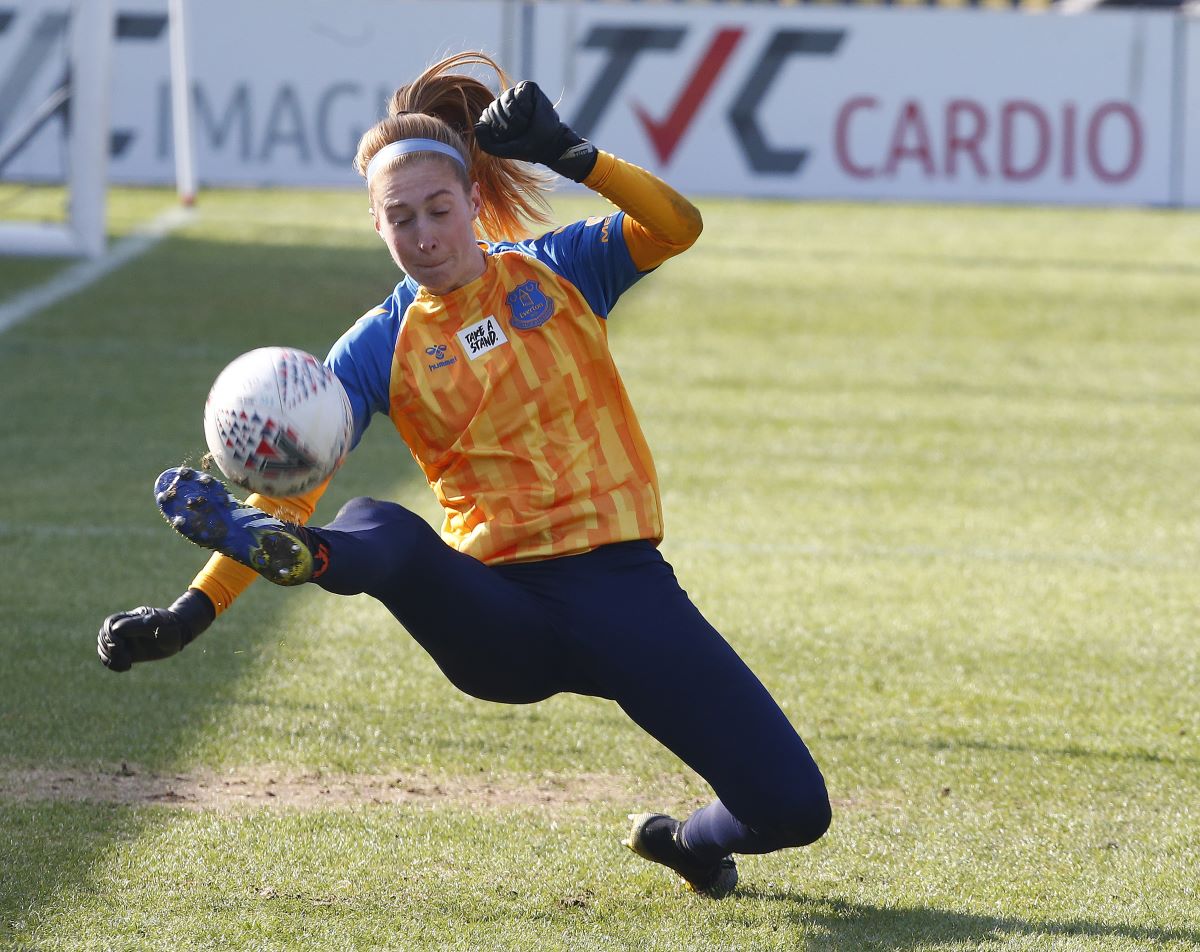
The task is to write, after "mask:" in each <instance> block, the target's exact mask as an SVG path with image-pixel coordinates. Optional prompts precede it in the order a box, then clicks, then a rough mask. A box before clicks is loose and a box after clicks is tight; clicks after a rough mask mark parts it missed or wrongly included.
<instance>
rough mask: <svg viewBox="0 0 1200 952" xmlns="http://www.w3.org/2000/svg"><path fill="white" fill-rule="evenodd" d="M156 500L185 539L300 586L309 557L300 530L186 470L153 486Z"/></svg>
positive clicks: (180, 468)
mask: <svg viewBox="0 0 1200 952" xmlns="http://www.w3.org/2000/svg"><path fill="white" fill-rule="evenodd" d="M154 501H155V502H156V503H158V508H159V511H160V512H161V513H162V514H163V518H164V519H166V520H167V522H168V523H170V525H171V528H172V529H174V530H175V531H176V532H178V533H179V534H180V535H181V536H183V537H184V538H185V539H187V540H189V541H191V542H194V543H196V545H199V546H203V547H204V548H206V549H212V550H213V551H214V552H220V553H221V554H222V555H225V556H228V557H229V558H231V559H233V560H234V561H235V562H240V563H241V564H242V565H245V566H248V567H249V568H252V569H254V571H256V572H257V573H258V574H259V575H261V576H262V577H263V578H265V579H267V580H268V581H271V582H274V583H275V584H276V585H299V584H300V583H302V582H307V581H308V580H309V579H310V578H311V577H312V574H313V557H312V551H311V550H310V549H309V547H308V544H307V543H306V541H305V539H304V537H303V535H302V532H303V530H301V529H300V528H299V527H298V526H296V525H293V524H292V523H288V522H283V521H282V520H280V519H276V518H275V517H274V516H272V515H270V514H268V513H266V512H263V511H262V510H261V509H257V508H255V507H254V506H251V505H248V504H246V503H244V502H242V501H241V500H240V499H235V498H234V497H232V496H230V495H229V492H228V491H227V490H226V489H225V486H224V485H223V484H222V483H221V481H220V480H219V479H216V478H214V477H213V476H210V475H209V474H208V473H199V472H197V471H196V470H194V469H192V468H191V467H190V466H177V467H174V468H172V469H168V470H167V471H166V472H165V473H163V474H162V475H161V476H159V477H158V479H157V480H155V482H154Z"/></svg>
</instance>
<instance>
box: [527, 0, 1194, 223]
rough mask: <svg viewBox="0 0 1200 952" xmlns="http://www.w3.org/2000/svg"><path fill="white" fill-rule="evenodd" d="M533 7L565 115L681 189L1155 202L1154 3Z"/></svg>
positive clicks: (1166, 77)
mask: <svg viewBox="0 0 1200 952" xmlns="http://www.w3.org/2000/svg"><path fill="white" fill-rule="evenodd" d="M536 10H537V20H536V37H537V41H536V43H535V45H534V51H535V52H534V56H535V59H534V62H535V63H536V66H537V73H538V78H539V79H541V80H542V81H543V83H544V84H546V85H548V86H550V87H551V88H552V89H553V90H554V91H556V92H557V91H558V90H563V91H564V93H565V96H564V110H565V111H566V112H567V118H568V119H569V120H571V121H573V122H574V123H575V124H576V126H577V127H578V128H579V129H580V131H581V132H583V133H584V134H586V135H588V136H589V137H591V138H593V139H595V141H597V142H598V143H599V144H600V145H601V146H602V147H605V148H609V149H611V150H612V151H614V152H617V153H619V154H621V155H622V156H624V157H626V158H629V159H631V160H632V161H635V162H638V163H640V164H644V165H646V166H647V167H649V168H651V169H654V170H655V171H657V172H659V173H661V174H663V175H664V176H666V177H668V178H669V179H670V181H671V182H672V183H675V184H677V185H679V186H680V187H681V188H684V189H686V190H688V191H693V192H708V193H731V194H748V195H763V196H794V197H841V198H888V199H936V200H956V201H1019V202H1082V203H1161V202H1165V201H1167V199H1168V184H1169V163H1170V158H1171V156H1170V139H1171V136H1170V129H1171V83H1172V55H1173V44H1172V23H1173V19H1174V18H1173V17H1172V16H1171V15H1169V14H1162V15H1147V14H1124V13H1108V12H1106V13H1103V14H1100V15H1094V16H1074V17H1058V16H1031V15H1028V14H1021V13H1013V14H1007V13H1000V12H995V11H975V10H936V9H935V10H914V9H887V10H880V9H848V8H839V9H832V8H808V7H794V6H789V7H778V8H774V9H764V8H761V7H760V8H751V7H746V6H723V5H708V6H702V7H679V6H666V7H664V6H656V5H649V4H630V5H619V4H618V5H610V4H582V5H576V6H574V7H573V9H572V10H570V11H565V10H563V9H562V8H556V7H554V6H552V5H545V4H543V5H539V6H538V7H537V8H536ZM557 51H562V53H561V54H560V53H559V52H557Z"/></svg>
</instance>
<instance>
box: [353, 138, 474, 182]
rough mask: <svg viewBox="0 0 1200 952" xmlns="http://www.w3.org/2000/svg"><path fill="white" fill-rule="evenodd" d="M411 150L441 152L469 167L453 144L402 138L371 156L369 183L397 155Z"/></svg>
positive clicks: (406, 153) (368, 166)
mask: <svg viewBox="0 0 1200 952" xmlns="http://www.w3.org/2000/svg"><path fill="white" fill-rule="evenodd" d="M410 152H440V153H441V154H442V155H448V156H450V158H452V159H455V160H457V162H458V164H459V165H461V166H462V167H463V168H464V169H465V168H466V167H467V163H466V162H465V161H463V157H462V156H461V155H459V153H458V149H456V148H454V146H452V145H446V143H444V142H438V141H437V139H401V140H400V141H399V142H389V143H388V144H387V145H385V146H384V147H383V148H382V149H380V150H379V151H378V152H376V153H375V154H374V155H373V156H372V157H371V161H370V162H368V163H367V184H368V185H370V184H371V179H372V178H373V177H374V176H375V173H376V172H378V171H379V170H380V168H382V167H383V166H384V165H386V164H387V163H388V162H390V161H391V160H392V159H394V158H395V157H396V156H398V155H408V154H409V153H410Z"/></svg>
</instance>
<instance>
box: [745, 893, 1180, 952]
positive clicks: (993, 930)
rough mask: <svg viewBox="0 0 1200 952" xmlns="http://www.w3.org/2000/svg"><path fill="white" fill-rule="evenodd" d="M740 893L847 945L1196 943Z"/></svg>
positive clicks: (1068, 924)
mask: <svg viewBox="0 0 1200 952" xmlns="http://www.w3.org/2000/svg"><path fill="white" fill-rule="evenodd" d="M738 895H739V896H743V897H745V898H747V899H760V900H767V901H777V902H781V903H788V904H789V905H791V906H792V907H793V909H792V911H789V912H788V913H787V916H788V918H789V919H793V920H794V921H795V923H796V924H797V925H798V926H806V927H809V928H811V927H813V926H816V927H818V928H820V929H821V930H823V932H824V933H826V934H827V935H828V937H829V939H830V940H831V941H830V944H831V945H833V946H834V947H836V948H846V949H870V948H880V949H892V950H897V952H899V950H904V949H915V948H927V947H928V946H929V944H930V943H937V944H939V945H940V944H943V943H951V942H954V943H968V942H969V943H992V942H996V941H1001V940H1004V939H1006V938H1022V937H1028V938H1055V937H1060V936H1088V937H1091V938H1096V939H1124V940H1128V941H1132V942H1134V943H1137V944H1138V945H1139V946H1141V945H1145V946H1151V945H1155V946H1157V945H1160V944H1162V943H1167V942H1175V943H1180V944H1192V945H1200V930H1196V929H1170V928H1167V929H1163V928H1156V927H1153V926H1136V925H1121V924H1117V923H1106V922H1097V921H1095V920H1090V919H1082V918H1079V919H1070V920H1066V921H1056V920H1052V919H1041V920H1035V919H1020V918H1016V917H1014V916H989V915H980V914H974V913H964V912H953V911H951V910H948V909H932V908H908V909H895V908H886V907H883V906H872V905H864V904H862V903H855V902H847V901H845V900H841V899H813V898H812V897H810V896H807V895H805V894H804V893H802V892H794V891H791V890H771V889H762V888H758V887H754V886H746V887H741V888H739V890H738Z"/></svg>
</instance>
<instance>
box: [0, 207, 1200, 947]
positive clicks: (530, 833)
mask: <svg viewBox="0 0 1200 952" xmlns="http://www.w3.org/2000/svg"><path fill="white" fill-rule="evenodd" d="M112 202H113V211H114V219H113V220H114V222H115V223H116V229H117V230H118V231H121V230H126V229H128V228H129V227H131V226H132V224H133V223H135V222H136V221H138V220H142V219H145V218H147V217H150V216H151V215H153V214H154V213H155V212H156V211H157V210H159V209H161V208H163V207H166V206H167V205H169V203H170V196H168V195H166V194H165V193H158V192H153V191H148V192H143V191H132V190H130V191H123V190H118V191H116V192H115V193H114V194H113V197H112ZM599 207H600V206H598V205H597V204H596V203H594V202H587V201H585V200H582V199H580V198H577V197H571V198H568V199H563V200H562V201H561V202H560V204H559V212H560V216H561V217H562V218H563V219H564V220H567V219H568V218H569V217H573V216H575V215H579V214H586V213H590V212H592V211H595V210H597V209H598V208H599ZM702 208H703V211H704V213H705V218H706V225H707V227H706V231H705V234H704V236H703V237H702V238H701V241H700V243H699V244H698V245H697V246H696V247H695V248H694V249H693V250H691V251H690V252H688V253H687V254H686V255H684V256H683V257H682V258H680V259H678V260H676V261H672V262H670V263H668V264H666V265H665V266H664V267H663V268H662V269H661V270H660V272H659V273H658V274H656V275H655V276H653V277H652V278H651V279H650V280H648V281H645V282H644V283H643V284H642V285H640V286H638V287H637V288H635V289H634V290H632V291H631V292H630V293H629V294H628V295H627V297H626V298H625V299H624V300H623V301H622V303H621V305H620V306H619V307H618V309H617V310H616V312H615V313H614V316H613V318H612V321H611V326H610V339H611V341H612V346H613V348H614V351H615V352H616V355H617V359H618V363H619V365H620V366H621V368H622V371H623V374H624V376H625V380H626V383H627V385H628V387H629V390H630V391H631V394H632V397H633V399H634V403H635V405H636V406H637V408H638V410H639V414H640V417H641V420H642V423H643V426H644V428H645V429H646V431H647V435H648V437H649V439H650V442H651V445H652V447H653V448H654V450H655V452H656V458H657V462H658V465H659V469H660V476H661V480H662V485H663V489H664V498H665V505H666V513H667V539H666V542H665V543H664V551H665V554H666V555H667V557H668V558H669V559H670V560H671V561H672V562H673V563H674V564H675V566H676V569H677V571H678V573H679V575H680V578H681V580H682V581H683V583H684V585H685V587H686V588H688V590H689V591H690V592H691V594H692V596H693V598H694V600H695V601H696V602H697V603H698V604H699V605H700V606H701V608H702V609H703V610H704V612H705V613H706V614H707V615H708V617H709V618H710V619H711V620H712V621H713V622H714V623H715V624H716V625H717V627H718V628H719V629H720V630H721V631H722V632H723V633H724V634H725V635H726V637H727V638H728V639H729V640H730V641H732V642H733V644H734V645H735V646H736V647H737V649H738V650H739V651H740V652H741V653H742V654H743V656H744V657H746V659H747V660H748V661H749V662H750V664H751V666H752V667H753V668H754V669H755V670H756V671H757V672H758V673H759V674H760V676H761V677H762V678H763V680H764V681H765V682H766V683H767V685H768V686H769V687H770V689H771V690H772V691H773V693H774V694H775V695H776V697H777V698H778V699H779V700H780V702H781V704H782V705H783V707H784V708H785V710H786V711H787V712H788V714H789V715H790V717H791V718H792V719H793V720H794V722H795V723H796V725H797V727H798V728H799V730H800V732H801V734H802V735H803V736H804V737H805V739H806V740H807V741H808V743H809V744H810V746H811V747H812V749H813V751H814V754H815V755H816V757H817V760H818V762H819V763H820V764H821V765H822V768H823V769H824V771H825V774H826V777H827V779H828V781H829V785H830V790H831V793H832V796H833V797H834V801H835V817H834V825H833V827H832V829H831V831H830V833H829V834H828V835H827V837H826V838H825V839H823V840H822V841H821V842H819V843H818V844H816V845H814V846H813V847H810V848H808V849H804V850H794V851H787V852H784V853H780V854H776V855H773V856H767V857H747V858H744V859H743V860H742V862H741V868H742V879H743V887H742V889H741V890H740V892H739V893H738V894H737V895H736V896H735V897H733V898H731V899H729V900H726V901H724V902H721V903H711V902H707V901H704V900H701V899H699V898H698V897H694V896H692V895H690V894H688V893H685V892H684V891H682V890H681V889H679V888H678V887H677V886H676V884H675V882H674V881H673V880H672V879H671V877H670V876H669V874H667V873H666V872H665V871H663V870H661V869H658V868H655V867H652V866H650V865H648V864H645V863H642V862H641V861H639V860H637V859H636V858H634V857H633V856H632V855H631V854H629V853H628V852H627V851H625V850H624V849H623V848H622V847H621V846H620V839H621V837H622V836H623V835H624V832H625V825H626V820H625V816H626V814H627V813H630V812H634V811H640V810H645V809H666V810H671V811H686V810H688V809H689V808H691V807H692V806H694V805H696V804H699V803H701V802H703V800H704V798H705V795H706V794H705V789H704V787H703V785H702V784H701V783H700V782H699V780H698V779H697V778H696V777H694V776H692V775H690V774H689V773H688V772H687V771H686V770H685V769H684V768H682V767H681V766H680V765H679V764H678V763H677V762H676V761H675V760H674V759H673V758H672V757H671V756H670V755H668V754H667V753H665V752H664V751H662V750H661V749H659V748H658V747H657V746H656V745H655V744H654V742H652V741H651V740H650V739H649V738H647V737H645V736H644V735H642V734H641V733H640V732H639V731H638V730H637V728H635V727H634V726H633V725H632V724H630V723H628V722H627V721H626V720H625V719H624V718H623V717H622V716H621V715H620V713H619V711H617V710H616V709H615V707H613V706H612V705H610V704H608V703H606V702H602V701H598V700H593V699H583V698H574V697H559V698H555V699H552V700H550V701H548V702H545V703H542V704H538V705H534V706H530V707H505V706H500V705H492V704H486V703H483V702H479V701H475V700H472V699H470V698H466V697H464V696H461V695H459V694H456V693H455V691H454V690H453V689H452V688H451V687H450V686H449V685H448V684H447V683H446V682H445V681H444V679H443V678H442V677H441V675H440V674H439V673H438V672H437V670H436V668H435V667H434V666H433V664H432V663H431V662H430V661H429V660H428V658H427V657H425V656H424V655H423V654H422V653H421V652H420V650H419V649H417V648H416V647H415V645H414V644H413V643H412V642H411V640H410V639H409V638H408V637H407V636H406V635H405V634H404V632H403V631H402V630H400V629H399V628H398V627H396V626H395V625H394V624H393V623H392V622H391V621H390V620H389V618H387V617H385V615H384V613H383V612H382V611H381V610H380V609H379V608H378V607H377V606H376V605H374V604H373V603H371V602H370V600H368V599H365V598H356V599H338V598H335V597H333V596H328V595H325V594H324V593H322V592H320V591H317V590H304V591H287V590H281V589H274V588H271V587H269V586H267V585H265V584H263V585H259V586H257V587H255V588H252V589H251V591H249V592H248V593H247V594H246V595H245V596H244V597H243V598H242V600H241V601H240V602H239V603H238V604H237V605H236V606H235V607H234V608H233V609H232V610H231V611H230V612H229V614H227V615H226V616H224V617H223V618H222V619H221V620H220V621H219V623H218V624H217V625H216V626H215V627H214V628H213V629H212V630H210V631H209V632H208V633H207V634H205V635H204V636H203V638H202V639H201V640H200V641H199V642H197V643H196V644H194V645H193V646H191V647H190V648H188V649H187V650H186V651H185V652H184V653H183V654H182V655H180V656H179V657H176V658H172V659H169V660H167V661H164V662H160V663H157V664H153V665H145V666H141V667H138V668H135V670H134V671H133V672H131V673H129V674H125V675H121V676H116V675H113V674H111V673H109V672H107V671H105V670H104V669H103V668H102V667H101V666H100V664H99V662H98V661H97V660H96V656H95V650H94V642H95V633H96V629H97V627H98V625H99V623H100V621H101V620H102V619H103V617H104V616H105V615H106V614H108V613H109V612H112V611H116V610H119V609H122V608H130V607H133V606H135V605H138V604H144V603H145V604H166V603H168V602H169V601H170V600H171V599H172V598H174V596H175V595H177V594H178V592H179V591H180V590H181V588H182V586H184V585H185V584H186V583H187V582H188V580H190V578H191V576H192V574H193V572H194V571H195V570H196V568H197V567H198V566H199V565H200V564H201V563H202V562H203V556H202V554H201V553H200V552H199V550H196V549H194V548H192V547H190V546H188V545H187V544H186V543H185V542H183V541H182V540H181V539H179V538H177V537H175V536H174V535H173V534H172V533H171V532H170V531H169V530H168V529H167V528H166V527H165V526H164V525H163V524H162V522H161V520H160V519H159V517H158V515H157V513H156V510H155V508H154V506H153V503H152V499H151V495H150V487H151V483H152V480H153V478H154V476H155V475H156V474H157V473H158V472H159V471H160V470H161V469H163V468H165V467H166V466H168V465H171V464H173V463H176V462H178V461H179V460H181V459H193V460H194V459H196V458H198V456H199V455H200V454H201V452H202V450H203V435H202V432H201V425H200V418H201V412H202V405H203V400H204V395H205V393H206V392H207V388H208V386H209V384H210V383H211V382H212V379H213V378H214V377H215V375H216V373H217V372H218V370H219V369H220V368H221V367H222V366H224V364H225V363H226V362H228V361H229V360H230V359H231V358H232V357H233V356H235V355H236V354H238V353H240V352H242V351H244V350H248V349H250V348H252V347H256V346H262V345H266V344H288V345H293V346H299V347H303V348H305V349H308V350H311V351H315V352H318V353H324V351H325V349H326V348H327V347H328V345H329V344H330V343H331V342H332V341H333V340H334V339H335V338H336V337H337V336H338V335H339V334H340V333H341V331H342V330H343V329H344V328H345V327H346V326H348V324H349V323H350V322H351V321H352V320H354V318H356V317H357V316H358V315H359V314H361V313H362V312H364V311H365V310H367V309H368V308H370V307H371V306H373V305H374V304H375V303H377V302H378V301H379V300H381V299H382V298H383V297H384V296H385V295H386V294H387V293H388V291H389V290H390V288H391V286H392V284H393V283H394V282H395V280H396V272H395V271H394V268H393V266H392V264H391V263H390V261H389V259H388V258H387V255H386V253H385V251H384V249H383V248H382V246H381V244H380V243H379V240H378V238H376V237H375V235H374V232H373V231H372V229H371V227H370V222H369V219H368V217H367V214H366V209H365V206H364V202H363V199H362V196H361V195H359V194H349V193H328V192H316V193H309V192H305V193H301V192H275V193H267V192H249V191H247V192H211V193H206V194H203V195H202V196H201V199H200V204H199V217H198V219H197V220H196V221H195V222H194V223H192V224H190V225H188V226H187V227H185V228H183V229H182V230H180V231H178V232H176V233H174V234H173V235H172V236H171V237H170V238H168V239H167V240H166V241H164V242H163V243H162V244H160V245H158V246H157V247H156V248H154V249H153V250H152V251H151V252H149V253H148V254H146V255H145V256H144V257H142V258H140V259H138V260H136V261H134V262H133V263H131V264H129V265H128V266H126V267H124V268H123V269H121V270H119V271H117V272H115V273H113V274H112V275H110V276H108V277H107V278H105V279H104V280H102V281H101V282H99V283H98V284H95V285H93V286H92V287H90V288H88V289H87V290H86V291H85V292H84V293H82V294H80V295H78V296H76V297H74V298H72V299H70V300H68V301H65V302H63V303H61V304H59V305H57V306H55V307H53V308H51V309H50V310H48V311H46V312H43V313H41V314H39V315H36V316H35V317H34V318H32V319H31V320H29V321H27V322H25V323H23V324H20V325H19V326H16V327H14V328H12V329H10V330H8V331H6V332H4V333H2V334H0V407H2V408H3V412H2V413H0V447H3V453H2V454H0V560H2V562H0V565H2V566H3V568H2V570H0V571H2V575H0V659H2V660H0V947H5V948H12V949H22V950H25V949H39V950H51V949H53V950H68V949H80V950H83V949H87V950H92V949H227V948H244V949H290V948H297V949H298V948H321V949H374V948H388V949H406V950H407V949H413V950H423V949H485V950H508V949H522V950H558V949H562V950H581V949H582V950H590V949H595V950H601V949H604V950H608V949H637V950H676V949H678V950H718V949H720V950H735V949H736V950H760V949H779V950H784V949H786V950H843V949H844V950H866V949H879V950H890V949H898V950H904V952H917V950H988V952H992V950H1016V949H1022V950H1024V949H1038V950H1040V949H1054V950H1142V949H1150V948H1153V949H1197V948H1200V889H1198V885H1197V884H1198V883H1200V877H1197V864H1198V857H1200V807H1198V806H1197V804H1200V741H1198V736H1200V720H1198V718H1197V696H1198V688H1200V638H1198V636H1197V633H1198V632H1200V571H1198V570H1200V501H1198V500H1200V380H1198V378H1197V368H1200V217H1198V216H1197V215H1196V214H1195V213H1175V212H1166V211H1156V210H1096V209H1067V208H1061V209H1031V208H1007V207H992V208H968V207H958V208H952V207H938V206H906V205H840V204H804V203H800V204H784V203H765V202H759V203H749V202H733V201H715V200H714V201H705V202H702ZM54 267H56V265H53V264H47V263H44V262H42V263H37V262H27V261H21V260H18V259H7V260H2V261H0V301H3V300H4V299H7V298H10V297H11V296H12V295H13V294H14V293H16V292H17V291H18V290H20V289H21V288H22V287H26V286H29V285H31V284H33V283H35V282H36V281H39V280H41V279H43V278H45V277H46V276H47V274H49V273H50V272H51V271H52V270H53V269H54ZM360 494H373V495H380V496H387V497H390V498H394V499H396V500H398V501H401V502H403V503H405V504H406V505H409V506H411V507H414V508H416V509H417V510H418V511H420V512H422V513H423V514H425V515H427V516H429V517H430V518H431V519H432V518H434V517H435V513H434V511H433V501H432V498H431V497H430V494H429V492H428V490H427V489H426V487H424V485H423V484H422V483H421V480H420V478H419V474H418V473H417V471H416V469H415V466H414V465H413V464H412V462H411V460H410V458H409V457H408V454H407V451H406V450H405V449H404V448H403V446H402V444H401V443H400V442H399V440H398V438H397V436H396V435H395V433H394V432H393V431H392V429H391V427H390V425H389V424H388V423H387V421H383V420H377V421H376V422H375V424H374V425H373V427H372V429H371V430H370V431H369V432H368V435H367V438H366V440H365V441H364V443H363V445H362V446H361V447H360V449H359V450H358V451H357V452H356V453H355V454H354V455H353V456H352V458H351V459H350V461H349V463H348V464H347V466H346V467H345V469H344V471H343V472H342V474H341V475H340V476H339V478H338V479H337V480H336V481H335V483H334V486H333V488H332V489H331V491H330V493H329V494H328V496H327V497H326V499H325V500H324V501H323V503H322V507H321V509H320V510H319V511H318V514H317V518H318V519H320V518H322V517H325V518H328V517H329V516H330V515H331V514H332V512H333V511H335V510H336V508H337V507H338V506H339V505H340V504H341V503H342V502H344V501H345V500H346V499H347V498H349V497H351V496H353V495H360ZM448 610H450V609H449V608H448Z"/></svg>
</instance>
